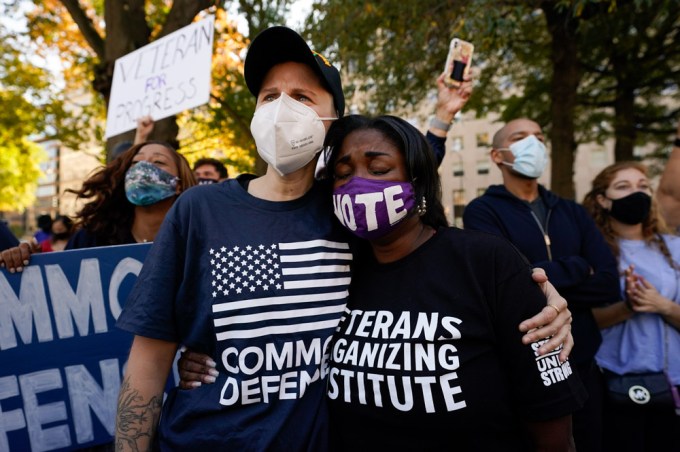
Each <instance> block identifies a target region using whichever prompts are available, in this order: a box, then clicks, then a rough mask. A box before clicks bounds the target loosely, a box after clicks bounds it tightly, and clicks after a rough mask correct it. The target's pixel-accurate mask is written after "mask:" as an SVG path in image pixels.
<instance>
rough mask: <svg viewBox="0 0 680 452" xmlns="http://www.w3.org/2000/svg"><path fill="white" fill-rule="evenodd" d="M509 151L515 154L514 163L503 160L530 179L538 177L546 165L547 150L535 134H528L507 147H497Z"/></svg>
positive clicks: (505, 163)
mask: <svg viewBox="0 0 680 452" xmlns="http://www.w3.org/2000/svg"><path fill="white" fill-rule="evenodd" d="M498 150H499V151H510V152H512V155H514V156H515V162H514V163H508V162H503V164H504V165H508V166H510V167H511V168H512V169H513V170H515V171H516V172H518V173H519V174H522V175H524V176H526V177H529V178H531V179H538V178H539V177H541V174H543V171H545V167H546V166H547V165H548V151H547V150H546V149H545V144H543V143H542V142H541V141H540V140H539V139H538V138H536V136H535V135H529V136H527V137H524V138H522V139H521V140H519V141H516V142H514V143H512V144H511V145H510V147H509V148H502V149H498Z"/></svg>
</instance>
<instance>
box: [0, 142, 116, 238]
mask: <svg viewBox="0 0 680 452" xmlns="http://www.w3.org/2000/svg"><path fill="white" fill-rule="evenodd" d="M37 143H38V144H39V145H40V146H42V147H43V149H44V150H45V153H46V154H47V159H46V160H45V161H44V162H43V163H42V164H41V165H40V170H41V171H42V173H43V176H42V177H41V178H40V179H39V180H38V187H37V189H36V200H35V203H33V205H32V206H31V207H29V208H27V209H26V210H25V211H24V212H8V213H5V215H4V217H5V218H4V219H5V221H7V223H8V225H9V226H10V228H11V229H12V231H13V232H14V233H15V234H16V235H17V236H18V238H19V239H21V240H29V239H30V238H31V237H32V236H33V233H34V232H35V231H36V230H37V224H36V219H37V217H38V216H40V215H45V214H47V215H50V216H51V217H52V218H55V217H56V216H57V215H68V216H73V215H74V214H75V213H76V212H77V211H78V209H79V208H80V206H81V205H82V203H81V202H80V201H78V200H77V199H76V196H75V195H73V194H72V193H67V192H66V190H67V189H69V188H75V189H77V188H80V186H81V184H82V183H83V181H84V180H85V179H86V178H87V177H88V176H89V175H90V173H91V172H92V170H94V169H95V168H97V167H99V166H100V165H101V164H102V161H101V158H102V157H100V156H101V155H103V150H102V149H101V147H99V148H96V147H93V148H83V149H81V150H78V151H74V150H72V149H69V148H67V147H65V146H63V145H62V144H61V143H60V142H59V141H58V140H51V139H46V140H40V141H37Z"/></svg>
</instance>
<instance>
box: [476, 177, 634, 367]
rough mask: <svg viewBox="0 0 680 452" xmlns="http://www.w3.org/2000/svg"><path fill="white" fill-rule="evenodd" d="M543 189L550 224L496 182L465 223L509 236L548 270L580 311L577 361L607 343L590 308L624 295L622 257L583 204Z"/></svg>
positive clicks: (576, 331)
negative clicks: (620, 270) (617, 256)
mask: <svg viewBox="0 0 680 452" xmlns="http://www.w3.org/2000/svg"><path fill="white" fill-rule="evenodd" d="M538 191H539V195H540V197H541V199H542V200H543V202H544V203H545V205H546V206H547V209H548V213H547V218H546V225H547V227H545V228H544V225H541V224H540V223H539V220H538V217H536V215H535V214H534V213H533V212H532V210H531V207H530V206H529V203H527V202H525V201H522V200H521V199H519V198H517V197H516V196H514V195H513V194H512V193H510V192H509V191H508V190H507V189H506V188H505V186H503V185H492V186H490V187H489V188H488V189H487V191H486V192H485V193H484V195H483V196H481V197H479V198H477V199H475V200H473V201H472V202H471V203H470V204H469V205H468V206H467V207H466V208H465V212H464V214H463V224H464V226H465V227H466V228H469V229H477V230H480V231H486V232H489V233H492V234H496V235H501V236H504V237H506V238H507V239H509V240H510V241H511V242H512V243H513V244H515V246H516V247H517V248H519V250H520V251H521V252H522V253H523V254H524V255H525V256H526V257H527V259H529V261H530V262H531V264H532V265H533V266H535V267H541V268H543V269H544V270H545V272H546V274H547V275H548V279H549V280H550V282H551V283H552V284H553V285H554V286H555V288H556V289H557V290H558V291H559V293H560V295H562V296H563V297H564V298H565V299H566V300H567V302H568V303H569V310H570V311H571V312H572V314H573V316H574V321H573V324H572V327H573V330H572V332H573V335H574V342H575V345H574V351H573V354H572V360H573V361H574V362H575V363H577V364H578V363H583V362H585V361H586V360H589V359H591V358H592V357H593V356H595V353H596V352H597V349H598V347H599V345H600V342H602V337H601V335H600V330H599V328H598V327H597V324H596V323H595V319H594V318H593V315H592V312H591V311H590V308H593V307H597V306H603V305H606V304H609V303H612V302H615V301H618V300H619V299H620V298H621V293H620V287H619V275H618V268H617V263H616V259H615V257H614V255H613V254H612V252H611V250H610V249H609V246H607V243H606V242H605V240H604V237H603V236H602V234H601V233H600V231H599V230H598V229H597V226H596V225H595V222H594V221H593V219H592V218H591V217H590V215H588V212H586V210H585V209H584V208H583V206H581V205H579V204H577V203H575V202H574V201H571V200H567V199H564V198H560V197H559V196H557V195H555V194H554V193H552V192H550V191H548V190H546V189H545V188H544V187H543V186H541V185H539V186H538ZM546 233H547V234H546Z"/></svg>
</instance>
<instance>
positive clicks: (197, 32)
mask: <svg viewBox="0 0 680 452" xmlns="http://www.w3.org/2000/svg"><path fill="white" fill-rule="evenodd" d="M214 22H215V17H214V16H208V17H206V18H205V19H203V20H201V21H200V22H195V23H192V24H190V25H187V26H186V27H184V28H182V29H180V30H177V31H175V32H173V33H170V34H169V35H167V36H165V37H163V38H161V39H158V40H157V41H154V42H152V43H150V44H148V45H146V46H144V47H142V48H141V49H137V50H135V51H134V52H131V53H129V54H127V55H125V56H123V57H121V58H118V59H117V60H116V66H115V68H114V71H113V82H112V85H111V97H110V99H109V108H108V114H107V118H106V137H107V138H108V137H112V136H114V135H118V134H120V133H123V132H126V131H128V130H132V129H135V128H136V127H137V119H138V118H140V117H142V116H145V115H151V117H152V118H153V119H154V120H159V119H163V118H167V117H168V116H172V115H174V114H177V113H179V112H181V111H184V110H188V109H190V108H194V107H197V106H199V105H203V104H205V103H207V102H208V100H209V99H210V71H211V61H212V51H213V36H214V34H215V26H214Z"/></svg>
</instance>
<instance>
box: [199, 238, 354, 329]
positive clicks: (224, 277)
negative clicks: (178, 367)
mask: <svg viewBox="0 0 680 452" xmlns="http://www.w3.org/2000/svg"><path fill="white" fill-rule="evenodd" d="M209 259H210V270H211V282H210V284H211V286H212V288H211V295H212V298H213V314H214V323H215V329H216V332H217V333H216V334H217V340H218V341H223V340H228V339H246V338H254V337H262V336H266V335H270V334H277V335H278V334H287V333H291V334H292V333H298V332H302V331H314V330H325V329H329V328H335V327H336V326H337V324H338V321H339V319H340V316H341V315H342V313H343V311H344V308H345V304H346V302H347V294H348V290H347V289H348V286H349V282H350V263H351V261H352V254H351V252H350V250H349V245H348V244H347V243H343V242H333V241H328V240H310V241H304V242H290V243H272V244H257V245H245V246H242V245H234V246H230V247H226V246H222V247H220V248H217V249H211V250H210V256H209ZM244 296H245V297H246V298H244ZM234 298H236V300H234V301H223V300H229V299H232V300H233V299H234Z"/></svg>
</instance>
